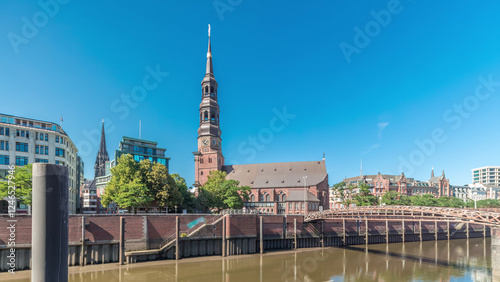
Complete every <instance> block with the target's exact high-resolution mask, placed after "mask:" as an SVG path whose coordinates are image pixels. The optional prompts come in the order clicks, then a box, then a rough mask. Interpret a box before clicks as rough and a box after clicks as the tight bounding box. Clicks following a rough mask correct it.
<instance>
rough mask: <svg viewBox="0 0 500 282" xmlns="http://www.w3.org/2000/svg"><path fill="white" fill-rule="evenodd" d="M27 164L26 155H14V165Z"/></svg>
mask: <svg viewBox="0 0 500 282" xmlns="http://www.w3.org/2000/svg"><path fill="white" fill-rule="evenodd" d="M27 164H28V158H27V157H16V165H18V166H23V165H27Z"/></svg>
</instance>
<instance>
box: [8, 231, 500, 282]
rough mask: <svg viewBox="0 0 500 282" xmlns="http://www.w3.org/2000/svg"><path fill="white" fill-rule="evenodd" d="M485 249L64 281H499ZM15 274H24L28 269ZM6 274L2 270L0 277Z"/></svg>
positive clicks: (463, 243)
mask: <svg viewBox="0 0 500 282" xmlns="http://www.w3.org/2000/svg"><path fill="white" fill-rule="evenodd" d="M491 255H492V252H491V247H490V239H489V238H487V239H486V240H484V239H482V238H481V239H470V240H469V241H467V240H466V239H463V240H450V241H438V242H435V241H427V242H422V243H420V242H411V243H404V244H403V243H393V244H388V245H386V244H378V245H368V248H366V246H365V245H358V246H350V247H348V248H324V249H299V250H298V251H285V252H272V253H266V254H264V255H246V256H232V257H228V258H221V257H203V258H193V259H184V260H180V261H178V262H175V261H171V260H170V261H169V260H166V261H156V262H147V263H137V264H132V265H128V266H121V267H120V266H117V265H116V264H107V265H97V266H88V267H83V268H82V267H72V268H70V277H69V278H70V279H69V281H73V282H76V281H104V282H115V281H116V282H125V281H127V282H128V281H140V282H146V281H185V282H188V281H204V282H211V281H217V282H219V281H222V282H229V281H231V282H240V281H241V282H244V281H318V282H319V281H481V282H486V281H500V280H497V279H498V277H500V275H499V273H500V270H499V269H498V268H500V260H498V258H497V259H496V260H495V259H494V260H493V261H495V262H496V263H494V265H493V268H492V257H491ZM495 264H496V265H495ZM23 272H24V273H23ZM18 274H24V275H25V276H26V277H29V276H28V275H27V274H29V271H20V272H19V273H18ZM12 276H15V275H10V276H9V277H7V276H5V274H2V275H0V280H4V278H14V277H12ZM21 276H22V275H21ZM494 277H497V278H494ZM17 278H21V277H19V276H17ZM9 281H29V279H14V280H9Z"/></svg>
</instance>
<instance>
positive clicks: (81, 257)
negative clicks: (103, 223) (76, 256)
mask: <svg viewBox="0 0 500 282" xmlns="http://www.w3.org/2000/svg"><path fill="white" fill-rule="evenodd" d="M80 265H81V266H85V216H82V251H81V252H80Z"/></svg>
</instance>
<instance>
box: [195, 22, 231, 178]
mask: <svg viewBox="0 0 500 282" xmlns="http://www.w3.org/2000/svg"><path fill="white" fill-rule="evenodd" d="M217 87H218V85H217V81H216V80H215V77H214V70H213V64H212V48H211V43H210V25H208V52H207V67H206V71H205V77H204V78H203V80H202V81H201V104H200V126H199V128H198V151H196V152H193V154H194V163H195V183H194V186H195V187H199V186H201V185H203V184H204V183H205V182H206V181H207V179H208V175H209V174H210V171H212V170H221V169H222V166H223V165H224V157H223V156H222V146H221V142H222V138H221V130H220V124H219V112H220V110H219V104H218V102H217V98H218V96H217Z"/></svg>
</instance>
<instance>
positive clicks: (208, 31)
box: [208, 24, 210, 37]
mask: <svg viewBox="0 0 500 282" xmlns="http://www.w3.org/2000/svg"><path fill="white" fill-rule="evenodd" d="M208 37H210V24H208Z"/></svg>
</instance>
